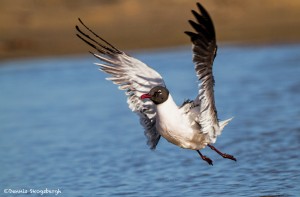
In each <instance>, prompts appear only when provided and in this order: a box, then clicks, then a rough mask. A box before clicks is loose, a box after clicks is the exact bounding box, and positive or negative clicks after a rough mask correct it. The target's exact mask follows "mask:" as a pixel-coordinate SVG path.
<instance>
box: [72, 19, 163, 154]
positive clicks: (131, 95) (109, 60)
mask: <svg viewBox="0 0 300 197" xmlns="http://www.w3.org/2000/svg"><path fill="white" fill-rule="evenodd" d="M79 21H80V22H81V24H82V25H83V26H84V27H85V28H86V29H87V30H88V31H89V32H91V33H92V34H93V37H91V36H89V35H88V34H86V33H84V32H83V31H82V30H81V29H79V27H78V26H76V29H77V31H78V32H79V34H76V35H77V36H78V37H79V38H80V39H82V40H83V41H84V42H86V43H87V44H88V45H90V46H92V47H93V48H94V49H96V50H97V51H98V52H99V54H96V53H92V54H93V55H94V56H95V57H97V58H98V59H100V60H101V61H102V62H103V63H96V65H98V66H100V70H101V71H104V72H106V73H108V74H110V75H111V76H110V77H109V78H107V79H108V80H111V81H112V82H113V83H114V84H116V85H118V86H119V89H120V90H125V91H126V92H125V94H126V95H127V96H128V98H127V103H128V105H129V108H130V109H131V110H132V111H133V112H135V113H137V114H138V115H139V117H140V123H141V125H142V126H143V127H144V129H145V135H146V137H147V138H148V145H149V146H150V148H151V149H155V147H156V145H157V143H158V141H159V139H160V135H159V133H158V132H157V130H156V127H155V120H156V119H155V117H156V108H155V106H154V104H153V102H151V101H146V102H143V101H142V100H141V99H140V96H141V95H142V94H145V93H148V92H149V91H150V89H151V88H153V87H155V86H165V84H164V81H163V79H162V77H161V76H160V74H159V73H157V72H156V71H155V70H153V69H152V68H150V67H148V66H147V65H146V64H144V63H143V62H141V61H139V60H137V59H135V58H133V57H131V56H129V55H127V54H125V53H124V52H122V51H120V50H118V49H117V48H115V47H114V46H112V45H111V44H110V43H108V42H107V41H105V40H104V39H103V38H101V37H99V36H98V35H97V34H95V33H94V32H93V31H92V30H90V29H89V28H88V27H87V26H86V25H84V24H83V23H82V21H81V20H80V19H79ZM94 37H95V38H94Z"/></svg>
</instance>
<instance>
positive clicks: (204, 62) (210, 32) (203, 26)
mask: <svg viewBox="0 0 300 197" xmlns="http://www.w3.org/2000/svg"><path fill="white" fill-rule="evenodd" d="M197 6H198V9H199V13H197V12H196V11H194V10H192V13H193V15H194V17H195V18H196V22H194V21H192V20H189V23H190V24H191V26H192V27H193V28H194V30H195V31H196V32H189V31H186V32H185V33H186V34H187V35H188V36H189V37H190V38H191V41H192V43H193V62H194V63H195V70H196V74H197V77H198V79H199V82H200V83H199V92H198V96H197V98H196V99H195V101H194V103H195V104H199V105H200V112H199V117H198V118H199V120H198V121H199V123H200V125H201V130H202V132H203V133H208V134H209V136H210V138H211V140H213V141H215V140H214V139H215V137H216V136H217V135H219V134H220V132H221V131H220V129H219V123H218V118H217V110H216V107H215V99H214V77H213V61H214V58H215V56H216V54H217V44H216V34H215V30H214V25H213V22H212V20H211V18H210V16H209V15H208V13H207V11H206V10H205V9H204V8H203V7H202V5H201V4H199V3H197Z"/></svg>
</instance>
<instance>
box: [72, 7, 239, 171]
mask: <svg viewBox="0 0 300 197" xmlns="http://www.w3.org/2000/svg"><path fill="white" fill-rule="evenodd" d="M197 7H198V12H197V11H194V10H192V14H193V15H194V17H195V19H196V20H195V21H193V20H189V23H190V25H191V26H192V27H193V29H194V32H191V31H186V32H184V33H185V34H187V35H188V36H189V37H190V39H191V42H192V50H193V62H194V64H195V66H194V68H195V71H196V75H197V77H198V80H199V89H198V95H197V97H196V98H195V99H194V100H186V101H184V102H183V104H182V105H181V106H177V105H176V103H175V102H174V100H173V98H172V95H171V93H170V92H169V90H168V89H167V86H166V84H165V82H164V80H163V78H162V77H161V75H160V74H159V73H158V72H156V71H155V70H154V69H152V68H150V67H149V66H147V65H146V64H145V63H143V62H141V61H140V60H138V59H136V58H134V57H131V56H129V55H128V54H126V53H125V52H123V51H121V50H119V49H117V48H116V47H114V46H113V45H112V44H110V43H109V42H107V41H106V40H104V39H103V38H102V37H100V36H98V35H97V34H96V33H94V32H93V31H92V30H91V29H90V28H89V27H87V26H86V25H85V24H84V23H83V22H82V20H80V18H79V19H78V20H79V22H80V23H81V25H82V26H83V27H84V28H85V30H86V31H87V32H88V33H86V32H84V31H82V30H81V29H80V28H79V27H78V26H76V29H77V31H78V33H77V34H76V35H77V36H78V37H79V38H80V39H81V40H83V41H84V42H85V43H87V44H88V45H90V46H91V47H92V48H94V49H95V50H96V51H97V52H98V53H93V52H90V53H91V54H93V55H94V56H95V57H96V58H98V59H99V60H101V63H95V64H96V65H98V66H99V67H100V70H101V71H103V72H105V73H108V74H110V77H109V78H107V79H108V80H110V81H112V82H113V83H114V84H116V85H118V86H119V89H120V90H125V94H126V95H127V97H128V98H127V103H128V105H129V108H130V109H131V110H132V111H133V112H135V113H136V114H137V115H138V116H139V117H140V123H141V125H142V126H143V127H144V129H145V131H144V133H145V135H146V137H147V139H148V142H147V144H148V145H149V146H150V148H151V149H155V148H156V146H157V144H158V142H159V140H160V138H161V136H162V137H164V138H165V139H166V140H167V141H168V142H170V143H172V144H175V145H177V146H179V147H181V148H184V149H191V150H195V151H197V152H198V154H199V156H200V157H201V158H202V159H203V160H204V161H206V162H207V163H208V164H209V165H213V161H212V160H211V159H210V158H209V157H207V156H205V155H203V154H202V153H201V152H200V150H201V149H203V148H205V147H206V146H208V147H209V148H211V149H212V150H214V151H216V152H217V153H218V154H219V155H221V156H222V157H223V158H227V159H231V160H234V161H236V158H235V157H234V156H232V155H229V154H226V153H222V152H221V151H219V150H218V149H217V148H215V147H214V146H213V145H212V144H214V143H215V142H216V139H217V136H219V135H220V134H221V132H222V130H223V129H224V127H225V126H226V125H227V124H228V122H229V121H230V120H231V119H232V118H230V119H227V120H224V121H219V119H218V117H217V110H216V106H215V99H214V83H215V81H214V77H213V70H212V69H213V67H212V66H213V62H214V59H215V57H216V54H217V44H216V34H215V30H214V25H213V22H212V20H211V18H210V16H209V14H208V13H207V11H206V10H205V9H204V7H203V6H202V5H201V4H200V3H197Z"/></svg>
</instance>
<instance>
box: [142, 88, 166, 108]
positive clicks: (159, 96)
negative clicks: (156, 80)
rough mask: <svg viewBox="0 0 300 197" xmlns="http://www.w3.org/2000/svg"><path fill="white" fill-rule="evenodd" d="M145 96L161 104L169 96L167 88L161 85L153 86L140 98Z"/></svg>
mask: <svg viewBox="0 0 300 197" xmlns="http://www.w3.org/2000/svg"><path fill="white" fill-rule="evenodd" d="M146 98H149V99H150V100H151V101H153V103H154V104H156V105H159V104H162V103H163V102H165V101H166V100H167V99H168V98H169V90H168V89H167V88H165V87H163V86H155V87H154V88H152V89H151V90H150V92H149V93H147V94H143V95H142V96H141V99H146Z"/></svg>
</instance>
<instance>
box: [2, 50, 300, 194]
mask: <svg viewBox="0 0 300 197" xmlns="http://www.w3.org/2000/svg"><path fill="white" fill-rule="evenodd" d="M133 55H134V56H135V57H137V58H139V59H141V60H143V61H144V62H146V63H147V64H149V65H151V66H152V67H154V68H155V69H156V70H158V71H159V72H160V73H161V74H162V76H163V77H164V78H165V82H166V83H167V86H168V88H169V90H170V92H171V93H172V95H173V97H174V98H175V100H176V102H177V103H178V105H179V104H181V102H182V101H183V100H184V99H187V98H194V97H195V96H196V94H197V79H196V76H195V73H194V70H193V64H192V62H191V52H190V48H188V47H182V48H178V49H171V50H157V51H148V52H143V53H133ZM95 61H96V59H94V58H93V57H91V56H82V57H79V56H76V57H65V58H49V59H46V58H45V59H29V60H20V61H10V62H2V63H0V189H1V190H0V196H28V195H27V194H12V193H5V192H4V189H11V190H21V189H27V190H28V193H29V191H30V189H36V190H44V189H46V188H47V189H59V190H60V191H61V193H60V194H59V195H58V196H137V197H140V196H144V197H146V196H191V197H196V196H300V151H299V150H300V45H274V46H265V47H257V46H256V47H244V46H229V45H223V46H220V47H219V53H218V56H217V58H216V61H215V64H214V74H215V80H216V86H215V97H216V105H217V109H218V114H219V118H220V119H227V118H230V117H232V116H234V119H233V121H232V122H230V124H229V125H228V126H227V127H225V130H224V132H223V134H222V135H221V136H220V137H219V138H218V140H217V143H216V144H215V146H216V147H218V148H219V149H220V150H222V151H223V152H226V153H229V154H233V155H234V156H235V157H236V158H237V160H238V161H237V162H234V161H231V160H226V159H223V158H221V157H220V156H219V155H217V154H216V153H215V152H213V151H212V150H210V149H208V148H206V149H204V150H203V151H202V152H203V153H204V154H205V155H207V156H209V157H210V158H211V159H212V160H213V161H214V166H209V165H207V163H205V162H204V161H202V160H201V159H200V158H199V156H198V154H197V153H196V152H195V151H191V150H184V149H180V148H178V147H176V146H174V145H172V144H170V143H168V142H166V141H165V140H164V139H161V141H160V143H159V145H158V147H157V150H155V151H150V150H149V149H148V147H147V145H146V143H145V142H146V139H145V137H144V134H143V129H142V127H141V126H140V125H139V121H138V117H137V116H136V115H135V114H133V113H132V112H131V111H130V110H129V109H128V106H127V104H126V97H125V95H124V93H123V92H121V91H119V90H118V89H117V88H116V87H115V85H113V84H112V83H111V82H110V81H106V80H104V78H105V77H106V75H105V74H104V73H101V72H99V71H98V70H97V67H96V66H95V65H93V64H92V62H95ZM31 195H33V196H40V195H38V194H36V195H34V194H31ZM31 195H30V196H31ZM48 196H54V195H53V194H48Z"/></svg>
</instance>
